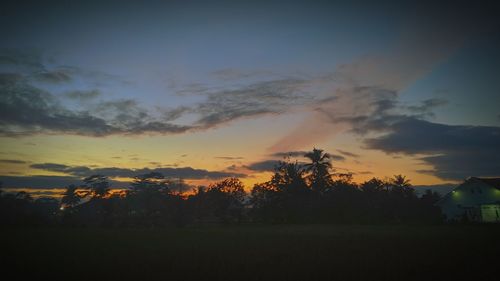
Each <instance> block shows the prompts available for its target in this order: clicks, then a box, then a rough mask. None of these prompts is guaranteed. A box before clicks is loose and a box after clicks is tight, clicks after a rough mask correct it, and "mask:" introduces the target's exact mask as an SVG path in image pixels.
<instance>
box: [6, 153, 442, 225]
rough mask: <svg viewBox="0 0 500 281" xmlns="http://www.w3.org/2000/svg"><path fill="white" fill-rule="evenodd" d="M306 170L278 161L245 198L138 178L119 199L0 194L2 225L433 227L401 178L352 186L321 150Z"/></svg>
mask: <svg viewBox="0 0 500 281" xmlns="http://www.w3.org/2000/svg"><path fill="white" fill-rule="evenodd" d="M304 157H305V158H307V159H308V162H307V163H305V164H300V163H298V162H297V161H291V160H290V158H285V159H284V160H283V161H280V162H279V164H278V165H277V166H276V167H275V171H274V174H273V176H272V177H271V179H270V180H269V181H267V182H263V183H258V184H255V185H254V186H253V188H252V189H251V191H250V192H246V191H245V189H244V185H243V183H242V182H241V181H240V180H239V179H237V178H227V179H224V180H221V181H219V182H216V183H213V184H210V185H209V186H207V187H205V186H200V187H197V188H195V189H194V190H193V192H191V193H190V194H189V195H186V194H185V193H182V192H180V190H182V189H183V186H182V185H183V183H182V182H179V181H172V180H170V179H167V178H165V177H164V176H163V175H162V174H160V173H157V172H152V173H148V174H143V175H137V176H135V177H134V178H133V181H132V183H131V185H130V187H129V188H128V189H126V190H124V191H123V192H118V193H117V192H111V186H110V183H109V180H108V178H107V177H106V176H104V175H92V176H89V177H87V178H85V179H84V180H83V183H82V184H80V185H70V186H68V187H67V188H66V190H65V192H64V194H63V196H62V198H61V200H60V201H58V200H56V199H54V198H39V199H37V200H34V199H33V198H32V197H31V196H30V195H29V194H28V193H26V192H19V193H17V194H11V193H5V192H4V193H1V190H0V223H1V224H2V225H41V226H43V225H58V226H98V227H102V226H109V227H158V226H184V225H203V224H237V223H279V224H282V223H283V224H285V223H343V224H345V223H356V224H358V223H366V224H372V223H439V222H441V220H442V217H441V214H440V210H439V209H438V208H437V207H436V206H434V203H435V202H436V201H437V200H439V199H440V198H439V195H438V194H437V193H435V192H431V191H430V190H427V191H426V193H425V194H424V195H423V196H421V197H418V196H417V195H416V193H415V189H414V188H413V187H412V185H411V183H410V181H409V180H408V179H407V178H406V177H405V176H402V175H396V176H394V177H393V178H390V179H386V180H382V179H379V178H376V177H374V178H372V179H370V180H368V181H365V182H363V183H360V184H357V183H355V182H353V179H352V174H342V173H334V170H333V169H332V164H331V156H330V155H329V154H328V153H325V152H324V151H323V150H321V149H313V150H312V151H311V152H308V153H306V154H305V155H304Z"/></svg>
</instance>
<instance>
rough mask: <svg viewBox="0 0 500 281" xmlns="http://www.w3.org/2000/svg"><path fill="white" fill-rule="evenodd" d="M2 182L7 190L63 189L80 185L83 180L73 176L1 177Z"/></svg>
mask: <svg viewBox="0 0 500 281" xmlns="http://www.w3.org/2000/svg"><path fill="white" fill-rule="evenodd" d="M0 181H2V182H3V185H4V186H5V187H7V188H9V187H16V188H35V189H36V188H61V187H65V186H68V185H70V184H79V183H81V179H80V178H78V177H72V176H0Z"/></svg>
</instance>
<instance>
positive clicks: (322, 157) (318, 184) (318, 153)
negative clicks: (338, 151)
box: [304, 148, 332, 193]
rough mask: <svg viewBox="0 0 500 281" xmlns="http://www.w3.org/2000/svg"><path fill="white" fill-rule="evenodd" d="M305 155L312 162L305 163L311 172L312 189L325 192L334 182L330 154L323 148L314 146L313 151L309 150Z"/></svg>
mask: <svg viewBox="0 0 500 281" xmlns="http://www.w3.org/2000/svg"><path fill="white" fill-rule="evenodd" d="M304 157H306V158H308V159H309V160H310V163H307V164H305V165H304V167H305V169H306V171H307V172H309V173H310V174H309V176H308V180H309V183H310V186H311V189H312V190H314V191H317V192H320V193H323V192H325V191H326V190H327V189H328V188H329V187H330V186H331V183H332V180H331V175H330V169H331V168H332V163H331V159H330V154H328V153H325V152H323V150H322V149H316V148H313V150H312V151H310V152H307V153H306V154H305V155H304Z"/></svg>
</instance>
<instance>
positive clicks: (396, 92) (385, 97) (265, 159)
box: [0, 1, 500, 192]
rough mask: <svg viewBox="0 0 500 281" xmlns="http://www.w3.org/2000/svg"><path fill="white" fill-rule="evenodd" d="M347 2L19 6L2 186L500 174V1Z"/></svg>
mask: <svg viewBox="0 0 500 281" xmlns="http://www.w3.org/2000/svg"><path fill="white" fill-rule="evenodd" d="M345 2H348V4H346V3H345ZM345 2H344V3H343V2H338V1H137V2H133V1H98V2H94V1H81V2H78V1H43V2H42V1H37V2H27V1H15V2H12V3H10V2H9V1H2V4H0V5H1V8H0V32H1V33H0V34H1V35H2V40H1V41H0V181H2V182H3V185H4V187H12V188H14V187H15V188H28V189H33V190H37V192H41V191H40V190H43V189H60V188H62V187H64V186H66V185H68V184H71V183H75V182H76V183H78V182H79V181H80V179H81V178H82V177H85V176H88V175H91V174H105V175H108V176H109V177H110V178H111V179H112V180H113V185H114V186H115V187H119V186H121V185H124V183H120V181H127V179H129V178H130V177H132V176H133V175H137V174H141V173H145V172H149V171H159V172H162V173H163V174H164V175H165V176H168V177H172V178H182V179H183V180H185V181H187V182H188V183H190V184H193V185H197V184H208V183H210V182H212V181H216V180H220V179H222V178H225V177H233V176H234V177H238V178H240V179H241V180H242V181H243V182H244V183H245V184H246V185H247V188H251V186H252V185H253V184H254V183H257V182H263V181H266V180H267V179H268V178H269V177H270V175H271V172H272V170H273V167H274V165H275V164H276V161H279V160H282V159H283V157H284V156H287V155H288V156H291V158H292V159H293V160H297V161H299V162H301V161H304V159H303V158H302V155H303V152H304V151H310V150H312V148H313V147H316V148H321V149H324V150H325V151H327V152H329V153H330V154H331V155H332V161H333V166H334V168H335V169H336V171H337V172H342V173H352V174H353V177H354V180H355V181H357V182H362V181H364V180H368V179H370V178H372V177H374V176H376V177H380V178H384V177H390V176H392V175H395V174H404V175H406V176H407V177H408V178H410V179H411V180H412V183H413V184H415V185H422V186H424V185H425V186H433V185H435V186H440V185H444V184H454V183H457V182H460V181H462V180H463V179H465V178H467V177H470V176H482V177H494V176H500V153H499V152H500V107H499V105H500V81H499V79H498V78H499V77H500V75H499V74H500V71H499V65H500V55H499V53H498V49H499V48H500V21H499V20H498V19H497V16H496V15H497V14H498V12H499V11H498V9H496V8H495V6H494V5H493V4H491V5H490V4H489V2H486V1H485V2H482V3H481V4H473V3H468V4H463V5H462V4H460V3H458V2H454V3H453V4H452V5H447V4H437V3H433V4H432V5H427V4H423V3H419V4H414V3H411V2H405V1H397V2H379V3H375V2H374V1H369V2H368V1H345ZM420 2H421V1H420Z"/></svg>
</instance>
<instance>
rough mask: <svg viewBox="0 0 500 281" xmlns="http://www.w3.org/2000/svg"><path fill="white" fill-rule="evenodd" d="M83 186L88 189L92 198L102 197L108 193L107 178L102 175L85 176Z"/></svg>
mask: <svg viewBox="0 0 500 281" xmlns="http://www.w3.org/2000/svg"><path fill="white" fill-rule="evenodd" d="M83 182H84V183H85V185H84V187H85V188H87V189H89V191H90V195H91V196H92V198H104V197H105V196H106V195H108V194H109V190H110V184H109V181H108V178H107V177H106V176H103V175H92V176H89V177H86V178H85V179H84V180H83Z"/></svg>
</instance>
